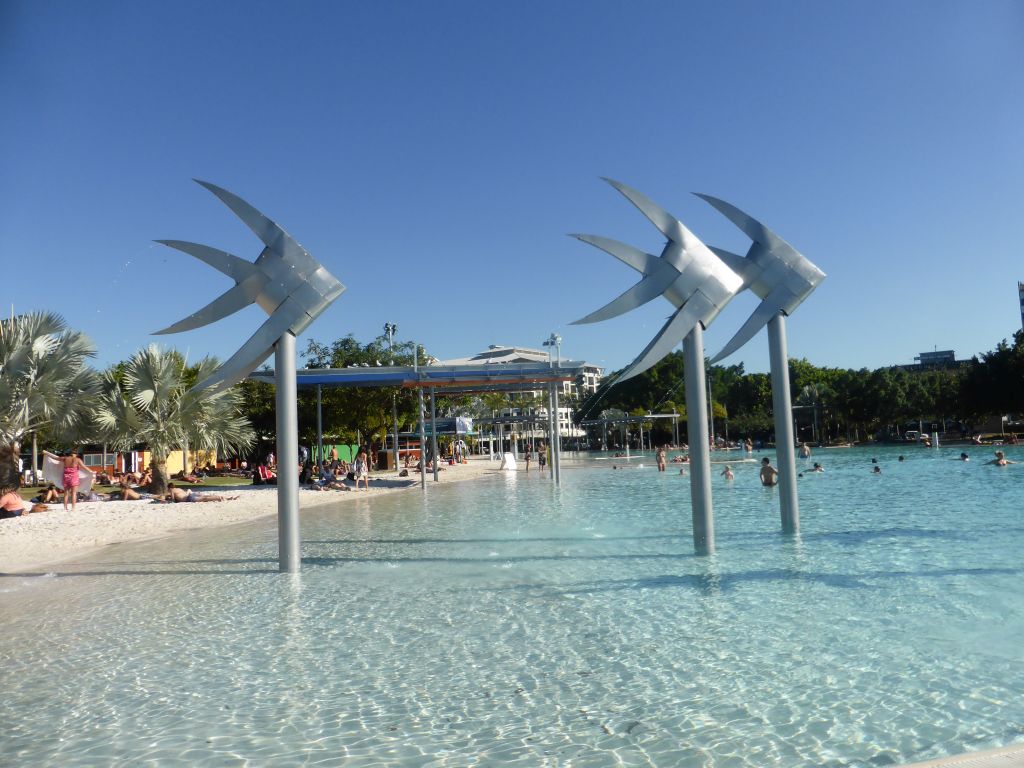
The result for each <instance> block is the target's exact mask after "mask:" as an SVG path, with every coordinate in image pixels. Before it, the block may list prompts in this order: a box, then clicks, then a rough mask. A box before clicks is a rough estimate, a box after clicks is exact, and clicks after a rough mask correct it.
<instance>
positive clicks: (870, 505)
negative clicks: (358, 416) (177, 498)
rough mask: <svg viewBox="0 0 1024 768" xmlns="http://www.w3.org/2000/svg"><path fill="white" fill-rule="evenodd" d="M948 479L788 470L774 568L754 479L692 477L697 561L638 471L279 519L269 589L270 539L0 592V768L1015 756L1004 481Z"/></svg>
mask: <svg viewBox="0 0 1024 768" xmlns="http://www.w3.org/2000/svg"><path fill="white" fill-rule="evenodd" d="M959 451H960V449H959V448H956V449H940V450H938V451H932V450H928V449H923V448H916V447H908V448H905V449H902V452H903V453H904V454H905V455H906V456H907V460H906V461H904V462H902V463H900V462H898V461H897V460H896V454H897V451H896V450H894V449H872V450H870V451H869V450H866V449H846V450H842V449H836V450H819V451H817V452H816V453H815V456H814V460H816V461H821V462H822V463H823V464H824V465H825V467H826V472H825V473H824V474H819V475H805V477H804V478H802V479H801V480H800V501H801V524H802V532H801V536H800V537H798V538H791V537H785V536H783V535H782V534H781V533H780V532H779V512H778V497H777V492H776V491H775V490H772V489H764V488H761V487H760V486H759V484H758V482H757V464H756V463H755V462H750V463H739V464H734V469H735V471H736V479H735V480H734V481H731V482H730V481H726V480H725V479H724V478H722V477H721V476H719V475H718V474H717V471H718V470H720V468H721V467H720V465H719V466H717V469H716V473H715V477H714V483H713V486H714V500H715V507H716V516H715V524H716V536H717V553H716V554H715V555H714V556H712V557H703V558H701V557H695V556H694V555H693V548H692V541H691V535H690V509H689V482H688V479H687V478H685V477H680V476H679V475H678V474H677V473H678V467H677V466H676V467H673V466H672V465H670V466H669V471H668V472H666V473H658V472H656V471H655V470H654V469H653V466H652V461H651V459H650V458H649V457H648V458H643V457H641V458H639V459H637V458H634V459H633V460H632V461H631V462H630V467H629V468H626V469H617V470H612V469H611V468H610V467H611V466H612V464H615V465H621V464H622V463H623V462H622V461H621V460H605V461H587V462H581V463H578V464H575V465H573V464H571V463H568V462H567V464H566V466H565V469H564V472H563V484H562V487H561V489H554V488H552V486H551V483H550V482H549V481H548V480H547V479H542V478H541V477H540V476H538V475H537V474H535V473H530V475H529V476H525V475H524V474H522V473H519V474H518V475H515V476H511V477H505V476H495V477H494V478H493V479H492V478H487V479H484V480H481V481H479V482H473V483H459V484H449V485H445V486H439V487H437V488H430V489H428V493H427V494H426V495H422V494H421V493H420V492H419V491H418V490H415V489H414V490H412V491H408V492H404V493H400V494H393V495H390V496H386V497H380V498H374V499H373V500H372V509H371V506H370V502H369V500H362V499H360V500H355V501H353V502H350V503H345V504H339V505H338V506H336V507H322V508H317V509H314V510H310V511H307V512H304V513H303V519H302V532H303V539H304V543H303V557H304V570H303V573H302V574H301V575H298V576H287V575H281V574H278V573H277V562H276V556H277V543H276V528H275V520H274V519H273V518H269V519H266V520H263V521H258V522H256V523H251V524H245V525H239V526H233V527H229V528H223V529H217V530H211V531H196V532H193V533H190V534H186V535H183V536H179V537H175V538H172V539H167V540H163V541H159V542H149V543H142V544H125V545H117V546H113V547H109V548H107V549H106V550H105V551H104V552H103V553H102V554H101V555H98V556H95V557H92V558H90V559H88V560H82V561H79V562H76V563H75V564H74V565H65V566H60V567H56V568H54V569H53V573H52V574H50V575H47V576H35V577H33V576H6V577H3V578H0V590H2V591H0V620H2V622H3V627H4V639H5V642H4V643H3V649H2V650H0V665H2V666H0V669H2V671H3V672H2V677H0V716H2V718H3V722H4V723H5V734H4V738H3V739H2V740H0V764H6V765H30V764H31V765H61V766H74V765H97V764H101V765H132V766H135V765H161V766H163V765H183V766H184V765H218V766H219V765H254V766H255V765H259V766H263V765H275V766H278V765H337V764H341V763H344V765H346V766H422V765H430V766H467V765H495V764H506V763H509V764H520V765H524V766H538V765H548V766H616V765H629V766H638V765H656V766H691V765H692V766H704V765H707V766H712V765H713V766H765V765H772V764H778V765H785V766H820V765H825V766H877V765H888V764H895V763H900V762H906V761H911V760H923V759H927V758H929V757H936V756H940V755H944V754H951V753H956V752H961V751H966V750H972V749H982V748H988V747H993V746H1002V745H1005V744H1008V743H1010V742H1014V741H1019V740H1021V739H1022V738H1024V697H1022V696H1021V695H1020V691H1022V690H1024V664H1022V663H1021V662H1022V660H1024V659H1022V656H1024V653H1022V651H1021V642H1020V638H1021V637H1024V565H1022V563H1021V557H1020V553H1021V552H1022V551H1024V519H1022V518H1021V512H1020V499H1021V491H1022V489H1024V464H1020V465H1015V466H1011V467H1006V468H997V467H990V466H983V465H982V464H981V462H982V461H983V460H985V459H987V458H989V456H990V455H991V454H990V452H986V451H979V450H977V449H972V450H971V452H972V453H974V454H975V456H974V461H972V462H969V463H962V462H959V461H956V460H955V456H957V455H958V454H959ZM1015 453H1016V454H1017V455H1015ZM1008 454H1009V456H1010V458H1013V459H1019V460H1024V450H1020V451H1017V449H1014V448H1009V449H1008ZM872 456H876V457H878V460H879V463H880V464H881V466H882V474H881V476H873V475H872V474H871V472H870V466H871V464H870V458H871V457H872ZM736 458H739V457H736ZM639 464H644V465H645V466H644V467H643V468H639V467H638V465H639ZM799 465H800V467H801V469H805V468H806V467H807V466H808V465H807V464H805V463H803V462H799Z"/></svg>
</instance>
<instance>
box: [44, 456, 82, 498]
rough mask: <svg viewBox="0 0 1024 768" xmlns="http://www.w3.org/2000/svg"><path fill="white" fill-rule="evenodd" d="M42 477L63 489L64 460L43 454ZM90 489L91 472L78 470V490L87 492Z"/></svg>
mask: <svg viewBox="0 0 1024 768" xmlns="http://www.w3.org/2000/svg"><path fill="white" fill-rule="evenodd" d="M43 479H44V480H45V481H46V482H48V483H53V484H54V485H56V486H57V487H58V488H60V489H61V490H64V462H62V461H61V460H60V459H57V458H53V457H52V456H43ZM90 490H92V472H89V471H87V470H85V469H79V470H78V492H79V493H88V492H89V491H90Z"/></svg>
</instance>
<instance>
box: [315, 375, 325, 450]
mask: <svg viewBox="0 0 1024 768" xmlns="http://www.w3.org/2000/svg"><path fill="white" fill-rule="evenodd" d="M321 389H323V386H322V385H320V384H317V385H316V460H317V461H318V462H320V463H321V464H323V463H324V414H323V393H322V392H321Z"/></svg>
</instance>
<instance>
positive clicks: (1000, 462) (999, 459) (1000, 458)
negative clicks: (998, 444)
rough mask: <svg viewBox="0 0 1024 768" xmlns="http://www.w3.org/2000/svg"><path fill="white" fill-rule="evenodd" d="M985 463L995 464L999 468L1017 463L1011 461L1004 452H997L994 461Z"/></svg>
mask: <svg viewBox="0 0 1024 768" xmlns="http://www.w3.org/2000/svg"><path fill="white" fill-rule="evenodd" d="M985 463H986V464H995V465H996V466H997V467H1005V466H1006V465H1007V464H1016V463H1017V462H1016V461H1010V460H1009V459H1008V458H1006V454H1005V453H1003V452H1002V451H996V457H995V458H994V459H992V461H986V462H985Z"/></svg>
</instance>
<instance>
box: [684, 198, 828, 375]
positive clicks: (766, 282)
mask: <svg viewBox="0 0 1024 768" xmlns="http://www.w3.org/2000/svg"><path fill="white" fill-rule="evenodd" d="M697 197H699V198H701V199H702V200H704V201H706V202H707V203H709V204H710V205H712V206H713V207H714V208H715V209H716V210H717V211H719V213H721V214H722V215H723V216H725V217H726V218H727V219H729V221H731V222H732V223H733V224H735V225H736V226H737V227H739V228H740V229H741V230H742V231H743V233H744V234H745V235H746V236H747V237H749V238H750V239H751V240H752V241H753V242H752V243H751V245H750V249H749V250H748V251H747V255H746V256H739V255H738V254H735V253H731V252H729V251H726V250H723V249H721V248H715V247H712V248H711V250H712V251H713V252H714V253H715V255H716V256H718V258H720V259H721V260H722V261H724V262H725V263H726V264H728V265H729V267H730V268H731V269H732V270H733V271H735V272H736V273H738V274H739V275H740V276H741V277H742V278H743V287H744V288H749V289H750V290H751V291H752V292H753V293H754V294H755V295H757V297H758V298H760V299H761V300H762V301H761V303H760V304H759V305H758V306H757V308H756V309H755V310H754V312H753V313H752V314H751V315H750V317H749V318H747V321H746V322H745V323H744V324H743V325H742V326H741V327H740V329H739V330H738V331H737V332H736V335H735V336H733V337H732V339H730V340H729V343H727V344H726V345H725V346H724V347H723V348H722V351H721V352H719V353H718V354H717V355H715V356H714V357H713V358H712V359H711V362H712V363H717V362H718V361H720V360H724V359H725V358H727V357H728V356H729V355H731V354H732V353H733V352H735V351H736V350H737V349H739V348H740V347H742V346H743V345H744V344H746V343H747V342H748V341H750V339H752V338H753V337H754V335H755V334H756V333H757V332H758V331H760V330H761V329H762V328H763V327H764V326H765V325H767V324H768V321H769V320H771V319H772V318H773V317H775V316H776V315H777V314H778V313H779V312H782V313H783V314H784V315H786V316H787V317H788V316H789V315H791V314H792V313H793V310H795V309H796V308H797V307H798V306H800V304H801V303H802V302H803V300H804V299H806V298H807V297H808V296H810V295H811V293H812V292H813V291H814V289H815V288H817V287H818V286H819V285H820V284H821V281H822V280H824V279H825V273H824V272H822V271H821V270H820V269H818V267H817V266H815V264H814V263H812V262H811V261H810V259H808V258H807V257H806V256H804V255H803V254H802V253H800V252H799V251H797V250H796V249H795V248H794V247H793V246H791V245H790V244H789V243H787V242H786V241H785V240H783V239H782V238H781V237H779V236H778V235H776V234H775V233H774V232H772V231H771V230H770V229H768V227H766V226H764V224H762V223H761V222H760V221H758V220H757V219H755V218H753V217H752V216H749V215H748V214H746V213H744V212H743V211H741V210H740V209H739V208H737V207H735V206H734V205H730V204H729V203H727V202H725V201H724V200H719V199H718V198H717V197H712V196H711V195H702V194H699V193H698V194H697Z"/></svg>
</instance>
